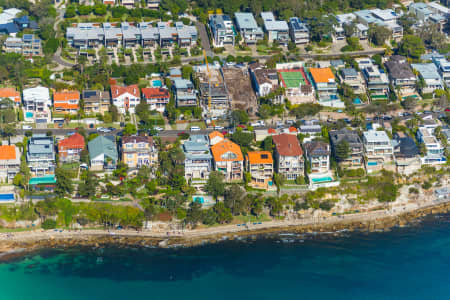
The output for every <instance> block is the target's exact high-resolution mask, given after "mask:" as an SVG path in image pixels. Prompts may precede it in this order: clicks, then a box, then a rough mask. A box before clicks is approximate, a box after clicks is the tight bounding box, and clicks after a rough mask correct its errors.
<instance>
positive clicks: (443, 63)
mask: <svg viewBox="0 0 450 300" xmlns="http://www.w3.org/2000/svg"><path fill="white" fill-rule="evenodd" d="M433 62H434V64H435V65H436V67H437V68H438V72H439V74H440V75H441V78H442V81H443V82H444V83H445V85H446V86H447V87H448V88H450V61H448V60H447V59H445V58H433Z"/></svg>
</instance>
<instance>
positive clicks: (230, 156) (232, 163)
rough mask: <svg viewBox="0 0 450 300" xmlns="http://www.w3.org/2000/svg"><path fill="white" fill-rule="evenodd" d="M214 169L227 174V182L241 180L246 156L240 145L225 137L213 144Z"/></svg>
mask: <svg viewBox="0 0 450 300" xmlns="http://www.w3.org/2000/svg"><path fill="white" fill-rule="evenodd" d="M211 153H212V155H213V158H214V170H216V171H219V172H221V173H222V174H223V175H224V176H225V181H226V182H232V181H240V180H242V179H243V175H244V156H243V155H242V151H241V148H240V147H239V145H237V144H235V143H233V142H232V141H230V140H227V139H224V140H222V141H220V142H218V143H217V144H215V145H213V146H211Z"/></svg>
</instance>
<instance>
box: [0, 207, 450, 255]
mask: <svg viewBox="0 0 450 300" xmlns="http://www.w3.org/2000/svg"><path fill="white" fill-rule="evenodd" d="M449 212H450V202H446V203H441V204H437V205H434V206H429V207H424V208H419V209H417V210H414V211H409V212H404V213H399V214H397V215H393V216H391V215H386V216H383V217H380V218H377V219H375V220H364V219H360V220H342V221H337V222H333V223H328V224H327V223H320V222H318V223H317V224H310V225H294V226H279V227H270V228H260V229H257V228H255V229H251V230H241V231H237V232H231V233H220V234H210V235H199V236H195V234H194V235H190V236H186V237H184V236H176V237H175V236H174V237H152V236H136V235H124V234H121V235H111V234H107V233H104V234H87V235H84V234H79V235H76V236H75V235H74V236H69V237H68V236H64V235H63V236H55V237H51V238H42V239H37V238H36V239H26V238H24V239H23V240H20V239H19V240H10V241H9V240H4V241H1V242H0V261H9V260H11V259H15V258H19V257H21V256H23V255H25V254H29V253H30V252H34V251H38V250H40V249H45V248H60V249H68V248H74V247H92V248H103V247H108V246H111V245H114V246H115V247H119V248H120V247H147V248H148V247H159V248H170V247H176V246H183V247H194V246H198V245H203V244H205V243H217V242H220V241H223V240H233V239H239V238H242V237H246V236H256V235H268V234H276V233H282V232H289V233H294V234H305V233H313V232H317V233H321V232H328V233H329V232H334V233H338V232H340V231H349V232H351V231H367V232H374V231H385V230H390V229H391V228H393V227H396V226H400V227H402V226H406V225H407V224H410V223H411V222H413V221H414V220H419V219H421V218H423V217H425V216H427V215H431V214H445V213H449Z"/></svg>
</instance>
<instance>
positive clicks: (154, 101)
mask: <svg viewBox="0 0 450 300" xmlns="http://www.w3.org/2000/svg"><path fill="white" fill-rule="evenodd" d="M142 96H143V99H144V100H145V101H146V102H147V104H148V105H149V109H150V110H156V111H158V112H160V113H163V112H164V111H165V110H166V105H167V104H168V103H169V100H170V93H169V90H168V89H167V88H163V87H152V88H143V89H142Z"/></svg>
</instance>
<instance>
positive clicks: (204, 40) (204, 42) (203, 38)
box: [195, 22, 214, 57]
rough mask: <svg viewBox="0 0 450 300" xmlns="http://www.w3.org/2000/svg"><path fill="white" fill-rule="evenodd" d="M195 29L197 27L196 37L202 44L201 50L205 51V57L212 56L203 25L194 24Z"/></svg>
mask: <svg viewBox="0 0 450 300" xmlns="http://www.w3.org/2000/svg"><path fill="white" fill-rule="evenodd" d="M195 27H197V31H198V36H199V37H200V39H201V42H202V48H203V50H205V51H206V55H207V56H210V57H212V56H214V53H213V52H212V51H211V45H210V43H209V38H208V33H207V32H206V27H205V24H203V23H200V22H196V23H195Z"/></svg>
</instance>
